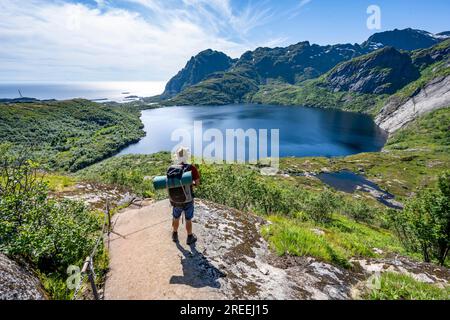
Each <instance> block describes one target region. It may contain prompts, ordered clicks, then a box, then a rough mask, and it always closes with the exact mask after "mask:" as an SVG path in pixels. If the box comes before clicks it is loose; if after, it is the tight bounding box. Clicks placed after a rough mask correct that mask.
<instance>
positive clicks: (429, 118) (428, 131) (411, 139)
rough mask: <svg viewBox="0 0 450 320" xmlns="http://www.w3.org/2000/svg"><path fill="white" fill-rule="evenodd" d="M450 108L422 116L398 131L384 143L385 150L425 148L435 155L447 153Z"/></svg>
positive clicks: (449, 133)
mask: <svg viewBox="0 0 450 320" xmlns="http://www.w3.org/2000/svg"><path fill="white" fill-rule="evenodd" d="M449 123H450V107H447V108H444V109H440V110H436V111H434V112H431V113H428V114H425V115H423V116H422V117H420V118H418V119H417V120H415V121H414V122H412V123H411V124H409V125H408V126H407V127H405V128H403V129H401V130H399V131H398V132H396V133H395V135H393V136H392V137H391V138H390V139H389V140H388V142H387V143H386V146H385V149H386V150H391V151H394V150H408V149H412V148H418V147H422V148H427V149H429V150H428V151H431V152H436V153H447V154H448V151H449V148H450V131H449V130H448V124H449Z"/></svg>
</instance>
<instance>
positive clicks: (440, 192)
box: [389, 171, 450, 265]
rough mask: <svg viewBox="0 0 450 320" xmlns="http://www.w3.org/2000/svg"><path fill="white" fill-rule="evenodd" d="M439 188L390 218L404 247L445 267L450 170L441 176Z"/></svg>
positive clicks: (449, 242)
mask: <svg viewBox="0 0 450 320" xmlns="http://www.w3.org/2000/svg"><path fill="white" fill-rule="evenodd" d="M437 185H438V186H437V188H435V189H428V190H423V191H422V192H420V193H419V195H418V196H417V197H416V198H414V199H412V200H411V201H409V202H408V204H407V206H406V208H405V210H403V211H400V212H396V213H392V214H391V215H389V218H390V221H391V224H392V225H393V227H394V228H395V230H396V233H397V235H398V236H399V238H400V240H401V241H402V243H403V245H404V246H405V248H407V249H408V250H410V251H412V252H419V253H421V254H422V256H423V260H424V261H426V262H431V261H432V260H434V259H436V260H437V261H438V262H439V263H440V264H441V265H444V264H445V262H446V259H447V256H448V252H449V250H450V171H449V172H447V173H444V174H442V175H441V176H440V177H439V180H438V184H437Z"/></svg>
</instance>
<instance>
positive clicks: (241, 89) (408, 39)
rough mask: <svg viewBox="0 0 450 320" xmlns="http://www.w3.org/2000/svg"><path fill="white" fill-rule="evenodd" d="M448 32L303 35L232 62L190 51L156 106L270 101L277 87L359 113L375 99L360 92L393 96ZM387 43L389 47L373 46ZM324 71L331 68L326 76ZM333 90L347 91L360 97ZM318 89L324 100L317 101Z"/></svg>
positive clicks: (435, 55) (438, 51)
mask: <svg viewBox="0 0 450 320" xmlns="http://www.w3.org/2000/svg"><path fill="white" fill-rule="evenodd" d="M447 38H448V36H447V32H443V33H441V34H436V35H434V34H431V33H429V32H426V31H422V30H415V29H404V30H397V29H395V30H393V31H386V32H381V33H377V34H374V35H373V36H371V37H370V38H369V39H368V40H367V41H366V42H364V43H363V44H361V45H360V44H337V45H327V46H320V45H316V44H310V43H309V42H308V41H304V42H299V43H297V44H294V45H291V46H288V47H284V48H282V47H277V48H265V47H264V48H257V49H256V50H254V51H247V52H245V53H244V54H243V55H242V56H241V57H240V58H239V59H237V60H231V58H229V57H227V56H226V55H225V54H222V53H219V52H216V51H212V50H207V51H204V52H202V53H200V54H199V55H198V56H196V57H193V58H192V59H191V60H190V61H189V62H188V64H187V65H186V67H185V68H184V69H183V70H181V71H180V72H179V73H178V74H177V75H176V76H175V77H174V78H172V79H171V80H170V81H169V83H168V85H167V87H166V91H165V92H164V94H163V96H162V98H163V99H166V100H164V101H162V104H165V105H187V104H202V105H220V104H233V103H242V102H262V101H265V99H267V98H269V99H270V101H273V100H272V97H270V95H266V94H265V93H264V92H273V90H274V88H281V89H282V90H283V98H282V101H283V102H282V103H283V104H286V103H288V104H292V103H293V101H294V100H293V99H291V100H290V99H289V98H288V92H289V93H291V94H292V92H293V91H295V92H296V94H295V95H293V96H297V97H298V95H299V94H300V92H301V94H307V96H308V99H307V101H308V102H309V103H312V104H313V105H314V106H316V105H320V104H321V103H324V102H327V103H330V104H325V105H323V106H338V105H341V102H342V101H341V100H342V99H343V100H344V102H345V103H346V104H347V103H349V102H350V104H352V103H353V102H352V101H358V106H357V108H356V109H354V108H352V110H357V111H364V109H365V107H366V106H367V103H369V101H370V102H373V99H372V98H376V97H371V98H370V99H366V98H368V97H362V96H361V94H370V95H380V94H392V93H394V92H395V91H396V90H398V89H400V88H402V87H403V86H405V85H406V84H408V83H409V82H411V81H414V80H415V79H417V78H418V77H419V72H420V71H421V70H423V69H424V68H426V67H427V66H428V65H430V64H432V63H435V62H437V61H440V60H442V59H443V58H444V57H445V56H446V55H447V52H446V51H445V50H447V49H448V46H447V47H446V46H445V45H444V50H442V48H441V47H440V46H439V45H440V44H442V43H443V42H444V43H445V42H446V39H447ZM449 41H450V40H449ZM386 47H389V48H387V49H386V50H381V51H378V50H379V49H383V48H386ZM430 47H432V48H430ZM402 50H404V51H408V52H401V51H402ZM410 50H414V51H410ZM205 53H208V54H206V56H208V57H210V56H211V55H212V53H214V56H221V57H222V58H223V59H225V62H224V63H223V64H221V65H214V66H209V65H208V63H211V62H210V61H213V59H203V56H204V55H205ZM372 53H373V55H371V54H372ZM360 57H361V59H359V58H360ZM197 60H198V61H201V63H200V62H197ZM346 62H348V63H346ZM227 65H228V66H229V67H228V68H227ZM336 66H338V67H336ZM336 68H337V69H336ZM330 70H333V71H332V72H331V73H330V74H327V72H330ZM325 75H326V76H325ZM324 77H326V78H324ZM314 79H318V80H317V81H316V80H314ZM310 80H311V81H310ZM290 86H292V87H290ZM305 89H307V90H306V92H305V91H304V90H305ZM261 90H263V93H264V94H261V92H260V91H261ZM276 90H278V89H276ZM333 92H349V93H355V94H359V96H355V95H353V94H352V95H351V96H349V95H345V96H344V95H337V94H333ZM273 93H277V94H278V92H273ZM277 94H275V96H277ZM323 94H325V96H327V97H328V98H329V99H328V98H327V99H323ZM255 97H257V99H256V100H255V99H254V98H255ZM355 99H356V100H355ZM301 101H305V97H303V98H299V99H298V100H297V102H301ZM364 101H367V102H364ZM360 102H361V103H360ZM280 103H281V101H280ZM371 109H373V110H375V109H374V108H371Z"/></svg>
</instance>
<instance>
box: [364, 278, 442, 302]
mask: <svg viewBox="0 0 450 320" xmlns="http://www.w3.org/2000/svg"><path fill="white" fill-rule="evenodd" d="M379 280H380V288H377V289H366V290H365V292H364V294H363V298H364V299H371V300H449V299H450V287H449V286H447V287H446V288H439V287H437V286H435V285H432V284H428V283H423V282H420V281H417V280H415V279H414V278H413V277H411V276H409V275H405V274H398V273H393V272H384V273H383V274H381V276H380V279H379Z"/></svg>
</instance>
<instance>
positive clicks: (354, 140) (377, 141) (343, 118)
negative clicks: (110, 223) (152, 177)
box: [121, 105, 386, 157]
mask: <svg viewBox="0 0 450 320" xmlns="http://www.w3.org/2000/svg"><path fill="white" fill-rule="evenodd" d="M142 121H143V123H144V125H145V131H146V133H147V136H146V137H145V138H143V139H142V140H141V141H140V142H139V143H137V144H134V145H131V146H129V147H128V148H126V149H125V150H123V151H122V152H121V154H151V153H154V152H158V151H171V150H172V148H173V147H174V146H175V145H176V144H177V142H174V141H171V134H172V132H173V131H174V130H176V129H180V128H184V129H187V130H188V131H189V132H190V133H191V134H192V135H193V124H194V121H203V129H204V130H206V129H209V128H217V129H219V130H220V131H221V132H223V134H225V130H226V129H238V128H242V129H244V130H247V129H250V128H254V129H256V130H258V129H268V130H270V129H279V130H280V131H279V133H280V140H279V141H280V156H281V157H288V156H296V157H305V156H326V157H335V156H345V155H350V154H356V153H361V152H370V151H379V150H380V149H381V148H382V147H383V145H384V143H385V141H386V135H385V134H384V132H383V131H382V130H381V129H379V128H378V127H377V126H376V125H375V123H374V122H373V120H372V119H371V118H370V117H369V116H367V115H362V114H357V113H350V112H342V111H338V110H332V109H319V108H306V107H300V106H296V107H282V106H270V105H231V106H192V107H167V108H160V109H152V110H145V111H143V112H142ZM269 136H270V135H269ZM205 144H207V143H204V146H205ZM269 147H270V144H269ZM193 153H194V154H196V155H199V152H198V150H193ZM269 153H270V152H269Z"/></svg>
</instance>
